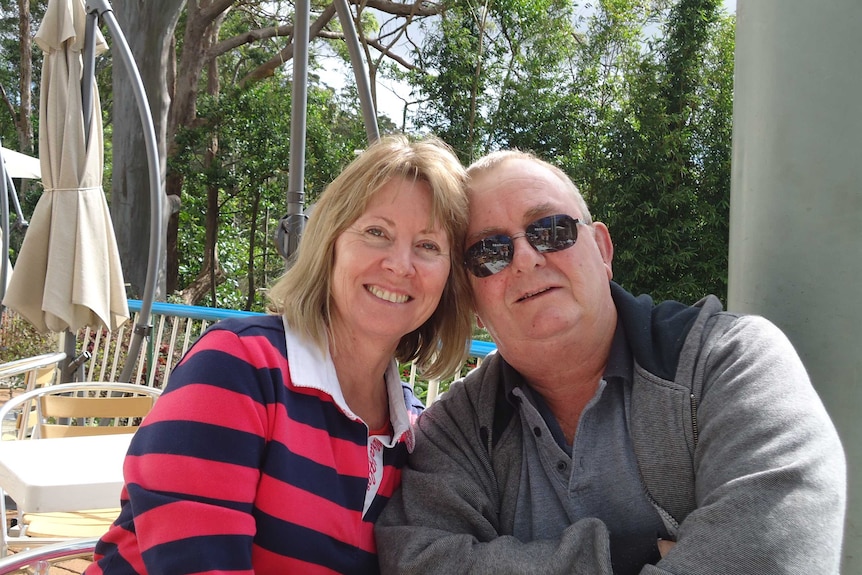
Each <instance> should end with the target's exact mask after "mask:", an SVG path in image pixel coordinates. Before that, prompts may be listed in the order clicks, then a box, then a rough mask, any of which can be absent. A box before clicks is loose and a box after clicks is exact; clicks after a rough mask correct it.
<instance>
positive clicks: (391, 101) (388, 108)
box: [317, 0, 737, 126]
mask: <svg viewBox="0 0 862 575" xmlns="http://www.w3.org/2000/svg"><path fill="white" fill-rule="evenodd" d="M736 2H737V0H724V8H725V10H727V11H728V12H730V13H735V12H736ZM332 61H333V62H335V58H333V59H332ZM326 63H328V62H326ZM326 63H325V64H326ZM317 73H318V74H319V75H320V77H321V80H322V81H323V82H324V83H325V84H327V85H328V86H330V87H332V88H335V89H336V90H338V89H341V88H342V87H343V86H344V85H345V82H347V81H348V80H347V77H346V76H345V73H344V69H343V68H339V67H337V66H326V65H324V67H323V69H322V70H320V71H317ZM409 99H410V90H409V88H408V87H407V86H406V85H403V84H402V85H399V84H393V83H392V82H389V81H386V80H378V81H377V108H378V112H379V113H383V114H386V115H387V116H389V118H391V119H392V121H393V122H395V124H396V125H397V126H401V121H402V117H403V114H404V103H405V101H406V100H409Z"/></svg>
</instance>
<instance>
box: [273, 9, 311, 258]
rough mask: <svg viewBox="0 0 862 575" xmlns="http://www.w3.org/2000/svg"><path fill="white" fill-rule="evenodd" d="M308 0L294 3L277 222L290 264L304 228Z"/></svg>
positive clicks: (280, 249)
mask: <svg viewBox="0 0 862 575" xmlns="http://www.w3.org/2000/svg"><path fill="white" fill-rule="evenodd" d="M310 13H311V4H310V1H309V0H299V1H298V2H297V3H296V9H295V16H294V20H295V22H294V25H293V29H294V35H293V87H292V90H291V103H290V105H291V109H290V173H289V174H288V187H287V215H286V216H285V217H283V218H282V219H281V222H280V224H279V242H278V249H279V251H280V252H281V255H282V257H284V258H285V259H286V260H287V265H288V266H289V265H290V261H291V258H292V256H293V254H295V253H296V250H297V248H298V247H299V241H300V239H301V238H302V230H303V228H305V216H304V215H303V209H304V204H305V133H306V118H307V116H306V113H307V110H306V107H307V101H308V42H309V26H310V24H311V16H310Z"/></svg>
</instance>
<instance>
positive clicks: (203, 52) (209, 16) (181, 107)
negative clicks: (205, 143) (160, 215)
mask: <svg viewBox="0 0 862 575" xmlns="http://www.w3.org/2000/svg"><path fill="white" fill-rule="evenodd" d="M229 9H230V3H229V2H224V1H220V2H213V1H211V0H204V1H201V2H192V3H191V4H189V5H188V7H187V9H186V31H185V36H184V37H183V52H182V56H181V57H180V62H179V66H178V67H177V75H176V83H175V86H174V88H175V90H174V92H173V100H172V102H171V109H170V115H169V117H168V129H167V141H168V156H169V157H170V156H172V155H173V154H174V153H176V143H175V142H176V135H177V131H178V130H179V129H180V128H181V127H182V126H189V125H191V123H192V122H193V121H194V119H195V114H196V113H197V97H198V85H199V84H198V83H199V81H200V78H201V75H202V74H203V70H204V69H205V68H206V67H207V66H208V65H209V62H210V61H211V60H212V58H211V57H210V56H209V50H210V48H211V47H212V46H213V44H215V43H216V41H218V31H219V28H220V26H221V22H222V21H223V19H224V17H225V16H226V15H227V12H228V10H229ZM182 188H183V177H182V175H181V174H177V173H174V172H172V173H170V174H168V178H167V183H166V193H167V194H169V195H170V194H172V195H177V196H181V194H182ZM177 222H178V218H177V217H176V216H174V217H172V218H171V219H170V221H169V223H168V230H167V231H168V236H167V286H166V287H167V290H168V293H171V292H174V291H176V290H178V289H180V286H179V285H178V284H179V263H180V262H179V245H178V243H177V237H178V234H179V226H178V224H177Z"/></svg>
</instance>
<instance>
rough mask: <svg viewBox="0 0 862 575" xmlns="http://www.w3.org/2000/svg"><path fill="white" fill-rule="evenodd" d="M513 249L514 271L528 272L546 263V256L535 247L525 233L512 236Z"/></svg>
mask: <svg viewBox="0 0 862 575" xmlns="http://www.w3.org/2000/svg"><path fill="white" fill-rule="evenodd" d="M512 249H513V250H514V253H513V254H512V268H513V270H519V271H527V270H529V269H532V268H534V267H536V266H539V265H542V264H543V263H544V262H545V256H544V255H543V254H541V253H540V252H539V250H537V249H536V248H535V247H533V244H531V243H530V242H529V241H528V240H527V238H526V235H525V234H523V233H522V234H515V235H514V236H512Z"/></svg>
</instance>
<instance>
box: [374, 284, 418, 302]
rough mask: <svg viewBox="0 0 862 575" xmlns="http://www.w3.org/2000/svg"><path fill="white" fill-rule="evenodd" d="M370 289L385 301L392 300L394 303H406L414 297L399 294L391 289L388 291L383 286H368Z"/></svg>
mask: <svg viewBox="0 0 862 575" xmlns="http://www.w3.org/2000/svg"><path fill="white" fill-rule="evenodd" d="M365 289H367V290H368V291H370V292H371V293H372V294H373V295H374V296H375V297H378V298H380V299H382V300H384V301H388V302H392V303H406V302H408V301H410V300H411V299H412V298H411V297H410V296H409V295H407V294H399V293H395V292H391V291H387V290H385V289H383V288H379V287H377V286H366V288H365Z"/></svg>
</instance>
